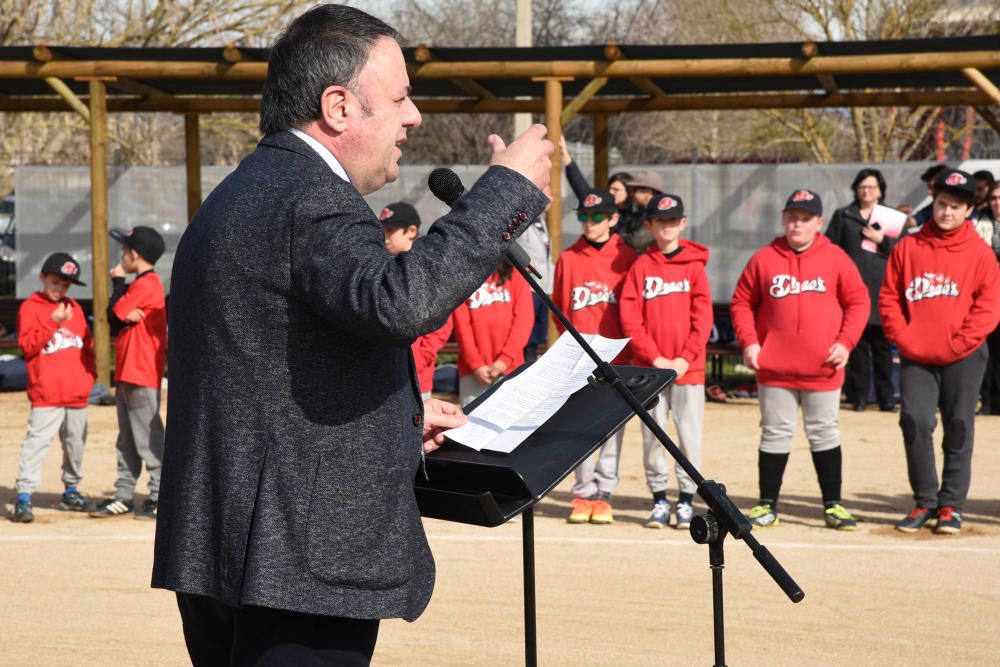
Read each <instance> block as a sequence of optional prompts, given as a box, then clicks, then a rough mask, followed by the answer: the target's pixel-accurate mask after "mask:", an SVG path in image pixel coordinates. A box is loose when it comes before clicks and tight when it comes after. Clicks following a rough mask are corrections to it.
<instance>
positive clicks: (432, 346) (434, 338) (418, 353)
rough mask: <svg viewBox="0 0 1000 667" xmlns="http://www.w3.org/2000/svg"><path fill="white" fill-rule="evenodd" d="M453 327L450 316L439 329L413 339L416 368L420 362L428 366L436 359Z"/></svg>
mask: <svg viewBox="0 0 1000 667" xmlns="http://www.w3.org/2000/svg"><path fill="white" fill-rule="evenodd" d="M453 328H454V324H453V322H452V318H451V317H449V318H448V319H447V320H445V323H444V325H443V326H442V327H441V328H440V329H438V330H436V331H432V332H430V333H429V334H424V335H423V336H421V337H420V338H418V339H417V340H415V341H413V356H414V358H415V359H416V363H417V368H420V366H421V364H423V365H424V366H428V365H431V364H433V363H434V362H435V361H437V355H438V352H440V351H441V348H442V347H444V344H445V343H447V342H448V338H449V337H450V336H451V330H452V329H453Z"/></svg>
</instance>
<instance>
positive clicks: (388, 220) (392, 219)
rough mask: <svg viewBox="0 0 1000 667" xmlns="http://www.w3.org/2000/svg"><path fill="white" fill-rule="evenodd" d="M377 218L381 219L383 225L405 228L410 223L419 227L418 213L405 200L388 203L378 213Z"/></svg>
mask: <svg viewBox="0 0 1000 667" xmlns="http://www.w3.org/2000/svg"><path fill="white" fill-rule="evenodd" d="M378 219H379V220H381V221H382V226H383V227H399V228H400V229H406V228H407V227H409V226H410V225H413V226H415V227H416V228H417V229H420V214H419V213H417V209H415V208H413V207H412V206H410V205H409V204H407V203H406V202H405V201H398V202H395V203H392V204H389V205H388V206H386V207H385V208H383V209H382V212H381V213H379V215H378Z"/></svg>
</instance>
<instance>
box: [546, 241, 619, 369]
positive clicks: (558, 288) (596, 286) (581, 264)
mask: <svg viewBox="0 0 1000 667" xmlns="http://www.w3.org/2000/svg"><path fill="white" fill-rule="evenodd" d="M635 257H636V255H635V251H634V250H632V248H630V247H629V246H628V245H627V244H626V243H625V242H624V241H623V240H622V239H621V237H620V236H618V235H617V234H612V235H611V238H609V239H608V241H607V242H606V243H605V244H604V245H602V246H601V248H600V249H599V250H598V249H597V248H595V247H594V246H592V245H590V243H588V242H587V239H585V238H584V237H582V236H581V237H580V238H579V239H577V240H576V243H574V244H573V245H571V246H570V247H569V248H567V249H566V250H565V251H564V252H563V253H562V254H561V255H559V261H558V262H556V272H555V279H554V280H553V283H552V301H554V302H555V304H556V305H557V306H559V309H560V310H562V311H563V312H564V313H565V314H566V317H567V318H569V321H570V322H572V323H573V326H575V327H576V328H577V329H579V330H580V333H585V334H600V335H601V336H604V337H605V338H624V337H625V335H624V334H623V333H622V328H621V319H620V317H619V314H618V302H619V300H620V298H621V291H622V282H623V281H624V280H625V275H626V274H627V273H628V270H629V267H630V266H632V263H633V262H634V261H635ZM556 327H557V328H558V329H559V332H560V333H562V332H563V330H564V329H563V326H562V323H561V322H559V321H558V320H556ZM628 358H629V350H628V348H627V347H626V348H625V349H624V350H622V351H621V353H620V354H619V355H618V356H617V357H615V359H614V361H613V363H616V364H623V363H627V362H628Z"/></svg>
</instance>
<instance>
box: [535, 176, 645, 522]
mask: <svg viewBox="0 0 1000 667" xmlns="http://www.w3.org/2000/svg"><path fill="white" fill-rule="evenodd" d="M576 211H577V218H578V219H579V220H580V224H581V225H582V226H583V234H582V235H581V236H580V238H579V239H577V240H576V243H574V244H573V245H572V246H570V247H569V248H567V249H566V251H565V252H563V253H562V254H561V255H559V261H558V262H556V271H555V280H554V281H553V286H552V301H554V302H555V304H556V305H557V306H559V309H560V310H562V311H563V312H564V313H566V317H567V318H568V319H569V321H570V322H572V323H573V326H575V327H576V328H577V329H579V330H580V333H584V334H600V335H601V336H604V337H605V338H623V335H622V330H621V323H620V320H619V317H618V298H619V296H620V294H621V286H622V281H623V280H624V279H625V274H626V273H627V272H628V269H629V267H630V266H632V262H634V261H635V251H634V250H632V249H631V248H630V247H628V245H627V244H626V243H625V241H624V240H622V237H620V236H619V235H618V234H612V233H611V229H612V228H613V227H614V226H615V225H616V224H617V223H618V209H617V208H616V207H615V200H614V197H613V196H612V194H611V192H610V191H608V190H588V191H587V192H585V193H584V195H583V197H582V198H581V199H580V206H579V208H577V210H576ZM556 326H557V327H558V328H559V330H560V332H562V326H560V324H559V323H558V322H557V323H556ZM627 359H628V355H627V352H626V351H623V352H622V353H621V354H620V355H618V357H617V358H616V359H615V360H614V361H613V363H617V364H621V363H625V361H627ZM624 437H625V429H624V427H622V428H621V429H620V430H619V431H618V432H617V433H615V434H614V435H612V436H611V437H610V438H608V439H607V440H606V441H605V442H604V444H603V445H601V449H600V452H599V453H598V455H597V457H596V460H595V458H594V457H590V458H588V459H587V460H586V461H584V462H583V463H581V464H580V465H579V466H578V467H577V469H576V484H574V485H573V496H574V497H573V501H572V503H571V505H572V509H571V510H570V514H569V517H568V518H567V521H569V523H587V522H590V523H597V524H610V523H613V522H614V514H613V512H612V509H611V494H612V493H614V490H615V487H617V486H618V459H619V456H620V455H621V450H622V440H623V438H624Z"/></svg>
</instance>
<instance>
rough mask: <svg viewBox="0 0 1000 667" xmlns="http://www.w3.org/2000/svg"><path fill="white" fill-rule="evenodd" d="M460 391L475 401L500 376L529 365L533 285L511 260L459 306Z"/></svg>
mask: <svg viewBox="0 0 1000 667" xmlns="http://www.w3.org/2000/svg"><path fill="white" fill-rule="evenodd" d="M452 320H453V321H454V323H455V340H456V341H457V342H458V395H459V399H460V401H461V403H462V405H467V404H469V403H470V402H472V401H473V400H474V399H475V398H476V397H477V396H479V395H480V394H481V393H483V392H484V391H486V389H487V388H489V386H490V385H491V384H492V383H493V382H494V381H495V380H496V379H497V378H499V377H501V376H503V375H509V374H510V373H512V372H513V371H514V370H515V369H516V368H517V367H518V366H520V365H521V364H523V363H524V347H525V346H526V345H527V344H528V338H530V337H531V328H532V326H534V323H535V308H534V304H533V303H532V301H531V288H530V287H529V286H528V282H527V281H526V280H525V279H524V278H522V277H521V274H519V273H514V272H513V270H512V269H511V267H510V265H509V264H507V263H506V262H505V263H503V264H501V265H500V267H499V268H498V269H497V270H496V271H494V272H493V273H491V274H490V276H489V277H488V278H487V279H486V282H484V283H483V284H482V285H480V287H479V289H477V290H476V291H475V292H473V294H472V296H470V297H469V298H468V299H466V300H465V302H464V303H463V304H462V305H460V306H459V307H458V308H456V309H455V312H454V314H453V315H452Z"/></svg>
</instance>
